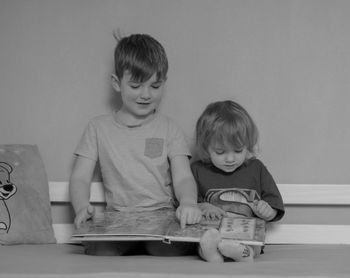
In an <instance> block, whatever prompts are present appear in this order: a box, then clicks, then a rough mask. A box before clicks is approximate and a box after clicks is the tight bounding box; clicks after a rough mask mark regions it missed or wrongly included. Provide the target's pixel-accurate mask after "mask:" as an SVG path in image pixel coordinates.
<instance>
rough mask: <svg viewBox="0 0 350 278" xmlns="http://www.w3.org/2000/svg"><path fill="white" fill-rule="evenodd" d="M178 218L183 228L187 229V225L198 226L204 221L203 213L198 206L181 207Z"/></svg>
mask: <svg viewBox="0 0 350 278" xmlns="http://www.w3.org/2000/svg"><path fill="white" fill-rule="evenodd" d="M176 217H177V219H179V221H180V226H181V228H182V229H183V228H185V227H186V224H196V223H199V222H200V221H201V219H202V211H201V210H200V209H199V208H198V206H197V204H194V205H186V204H185V205H180V206H179V207H178V208H177V210H176Z"/></svg>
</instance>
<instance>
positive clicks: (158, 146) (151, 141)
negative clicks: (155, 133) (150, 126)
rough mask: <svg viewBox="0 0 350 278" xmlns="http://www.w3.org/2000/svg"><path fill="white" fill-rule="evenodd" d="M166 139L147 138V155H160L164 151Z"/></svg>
mask: <svg viewBox="0 0 350 278" xmlns="http://www.w3.org/2000/svg"><path fill="white" fill-rule="evenodd" d="M163 148H164V139H162V138H147V139H146V141H145V152H144V153H145V156H147V157H149V158H157V157H160V156H161V155H162V153H163Z"/></svg>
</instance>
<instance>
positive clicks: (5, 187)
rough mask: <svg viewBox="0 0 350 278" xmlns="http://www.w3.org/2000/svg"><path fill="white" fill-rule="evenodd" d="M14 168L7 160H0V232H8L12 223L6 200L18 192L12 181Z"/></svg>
mask: <svg viewBox="0 0 350 278" xmlns="http://www.w3.org/2000/svg"><path fill="white" fill-rule="evenodd" d="M12 171H13V168H12V166H11V165H10V164H8V163H6V162H0V232H1V231H6V232H8V230H9V228H10V225H11V216H10V213H9V211H8V208H7V205H6V203H5V200H7V199H9V198H10V197H11V196H12V195H13V194H15V193H16V191H17V188H16V186H15V185H14V184H13V183H12V182H11V176H10V174H11V173H12Z"/></svg>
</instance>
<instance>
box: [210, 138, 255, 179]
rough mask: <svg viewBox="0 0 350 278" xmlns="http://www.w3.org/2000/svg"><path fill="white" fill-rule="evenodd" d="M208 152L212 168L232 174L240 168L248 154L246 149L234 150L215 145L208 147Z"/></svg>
mask: <svg viewBox="0 0 350 278" xmlns="http://www.w3.org/2000/svg"><path fill="white" fill-rule="evenodd" d="M208 152H209V156H210V159H211V162H212V163H213V164H214V166H215V167H216V168H219V169H220V170H222V171H224V172H226V173H230V172H233V171H235V170H236V169H237V168H238V167H240V166H241V165H242V164H243V162H244V161H245V160H246V159H247V158H248V154H249V152H248V150H247V148H246V147H243V148H242V149H240V150H236V149H233V148H232V147H226V146H222V145H219V144H216V143H212V144H210V145H209V148H208Z"/></svg>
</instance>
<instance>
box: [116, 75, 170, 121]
mask: <svg viewBox="0 0 350 278" xmlns="http://www.w3.org/2000/svg"><path fill="white" fill-rule="evenodd" d="M164 85H165V80H157V76H156V74H153V75H152V77H151V78H150V79H148V80H147V81H145V82H136V81H133V80H132V76H131V74H129V73H128V72H125V73H124V76H123V78H122V79H121V80H120V82H119V87H120V88H119V89H120V92H121V97H122V101H123V105H122V109H123V111H124V112H126V113H128V114H129V115H130V116H132V117H134V118H138V119H140V118H141V119H146V118H148V117H149V116H151V115H152V114H153V113H154V111H155V110H156V109H157V108H158V106H159V103H160V101H161V99H162V96H163V93H164Z"/></svg>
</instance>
